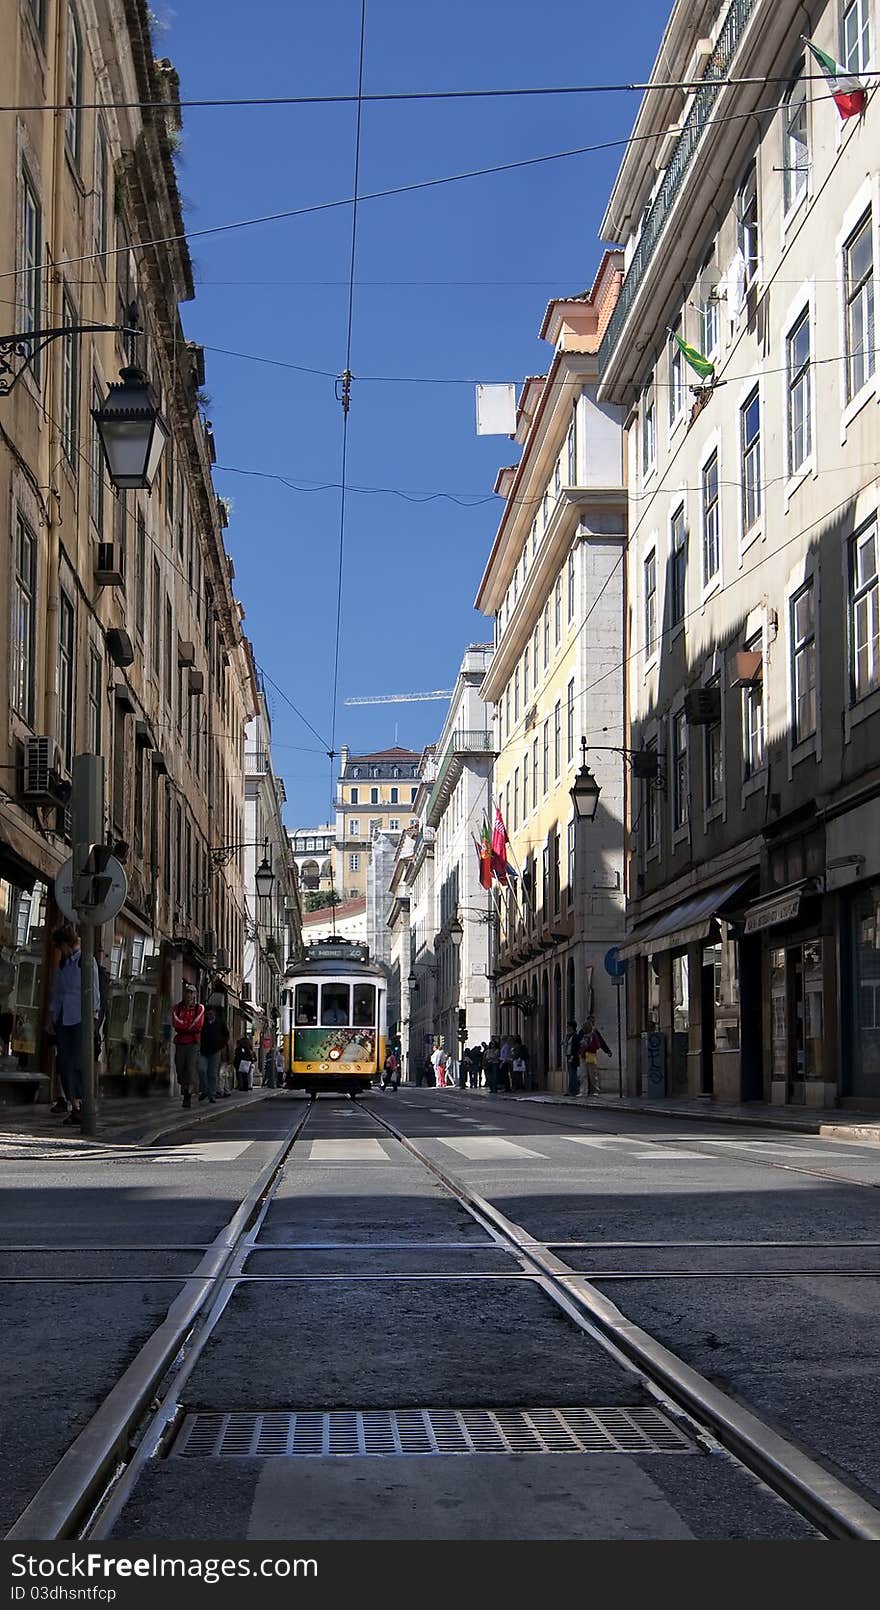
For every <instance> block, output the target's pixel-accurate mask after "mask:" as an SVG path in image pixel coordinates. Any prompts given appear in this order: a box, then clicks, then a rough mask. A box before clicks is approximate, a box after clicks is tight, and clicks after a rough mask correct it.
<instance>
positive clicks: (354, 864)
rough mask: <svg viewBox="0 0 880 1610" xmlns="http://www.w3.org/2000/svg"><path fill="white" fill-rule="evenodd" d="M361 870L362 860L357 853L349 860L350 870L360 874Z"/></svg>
mask: <svg viewBox="0 0 880 1610" xmlns="http://www.w3.org/2000/svg"><path fill="white" fill-rule="evenodd" d="M360 869H361V858H360V855H359V854H358V853H357V852H355V853H354V855H350V856H349V858H348V870H349V872H359V871H360Z"/></svg>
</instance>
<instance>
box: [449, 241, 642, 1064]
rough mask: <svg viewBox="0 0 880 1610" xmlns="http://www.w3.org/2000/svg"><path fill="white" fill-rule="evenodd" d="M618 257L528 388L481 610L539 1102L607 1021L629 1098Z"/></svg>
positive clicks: (554, 331) (507, 1005) (502, 976)
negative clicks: (594, 790)
mask: <svg viewBox="0 0 880 1610" xmlns="http://www.w3.org/2000/svg"><path fill="white" fill-rule="evenodd" d="M621 268H622V256H621V254H620V253H619V252H608V253H606V255H605V257H604V258H603V261H602V264H601V267H600V269H599V272H598V275H597V277H596V281H595V284H594V285H593V287H592V289H591V290H590V291H588V292H585V293H584V294H583V295H582V296H578V297H572V298H567V299H565V300H558V301H553V302H551V303H550V305H549V307H548V309H547V312H546V315H545V318H544V322H543V325H542V327H541V336H542V338H543V339H544V340H547V341H549V342H551V343H552V344H553V347H554V354H553V359H552V362H551V364H550V368H549V371H548V373H547V374H546V375H545V376H533V377H531V378H530V379H529V380H527V381H526V383H525V386H524V388H523V391H522V395H521V397H520V402H519V408H518V412H517V427H516V436H515V439H516V441H517V442H519V443H520V445H521V446H522V449H523V453H522V458H521V460H520V463H519V464H518V465H517V466H515V467H511V468H507V469H503V470H502V471H501V472H500V475H499V477H498V481H497V483H496V490H497V491H499V492H500V493H502V494H503V495H504V496H505V498H506V503H505V508H504V513H503V515H502V517H501V522H500V525H499V527H498V532H497V535H496V538H495V542H494V545H493V548H492V552H491V554H490V556H489V561H488V564H487V565H486V569H485V573H484V575H483V579H482V581H481V583H480V588H479V592H478V594H477V599H476V607H477V609H479V610H481V611H482V612H483V613H484V614H487V615H492V616H494V620H495V657H494V659H493V662H492V665H491V668H490V670H489V672H488V673H487V676H486V678H485V680H484V682H483V687H482V694H483V697H484V699H486V700H487V702H489V703H491V704H492V705H494V707H495V748H496V750H497V752H498V759H497V762H496V767H495V780H494V794H495V799H496V801H497V803H498V804H499V805H500V808H501V811H502V815H503V817H504V821H505V824H506V826H507V830H508V833H509V836H510V850H509V856H510V860H511V864H512V866H513V868H514V870H515V872H516V873H518V874H519V876H518V877H516V878H515V880H514V881H513V883H512V886H511V889H510V891H509V893H508V895H507V896H506V897H505V899H504V901H503V906H502V911H501V926H500V934H499V953H498V959H497V963H496V969H495V972H496V979H495V982H496V990H497V1007H498V1017H497V1021H498V1023H499V1032H500V1033H501V1034H502V1035H504V1034H506V1033H519V1034H521V1035H522V1037H523V1039H524V1040H525V1041H526V1043H527V1045H528V1046H529V1050H530V1055H531V1065H532V1072H533V1077H534V1080H535V1083H536V1084H539V1085H540V1084H546V1085H547V1086H548V1087H550V1088H554V1089H558V1088H561V1087H562V1086H563V1083H564V1072H563V1061H564V1058H563V1053H562V1046H563V1040H564V1037H565V1032H566V1023H567V1021H568V1020H569V1019H570V1018H575V1019H577V1021H578V1022H579V1023H581V1022H582V1021H583V1019H584V1018H585V1016H586V1015H587V1013H588V1012H591V1011H592V1012H595V1014H596V1019H597V1023H598V1026H599V1028H600V1030H601V1031H602V1033H603V1034H604V1036H605V1038H606V1040H607V1041H608V1043H609V1045H610V1046H611V1047H612V1050H613V1057H612V1059H611V1060H610V1061H607V1060H604V1059H603V1065H602V1070H601V1071H602V1076H603V1081H604V1082H606V1083H607V1084H608V1086H609V1088H614V1089H616V1088H617V1081H618V1065H619V1063H618V1038H617V1016H618V1011H617V1009H618V988H619V986H615V985H614V984H613V983H612V981H611V978H610V976H609V975H608V973H607V972H606V971H605V968H604V966H603V961H604V957H605V954H606V953H607V951H608V950H609V949H610V948H611V947H612V946H613V945H614V944H616V943H617V941H618V940H619V939H621V938H622V936H623V933H624V907H623V878H622V870H623V821H624V811H625V774H624V764H623V758H622V756H621V755H620V753H619V752H618V753H614V752H613V751H612V747H611V746H614V745H617V746H620V747H622V746H623V744H624V700H623V676H624V673H623V665H622V661H623V658H624V649H623V644H624V583H625V566H624V550H625V543H626V489H625V485H624V462H623V432H622V418H621V410H620V409H619V408H615V407H609V406H608V405H606V404H602V403H600V402H599V401H598V397H597V390H598V365H597V356H596V354H597V348H598V345H599V341H600V340H601V337H602V333H603V331H604V329H605V326H606V324H607V322H608V319H609V318H610V316H611V313H612V311H613V309H614V305H615V302H616V299H617V293H618V289H619V284H620V274H621ZM582 737H583V738H586V740H587V743H588V746H589V753H588V760H589V764H590V766H591V767H592V769H593V771H594V773H595V775H596V778H597V780H598V782H599V784H600V787H601V797H600V805H599V809H598V812H597V816H596V820H595V821H594V822H592V823H584V824H583V825H582V827H581V829H580V832H579V833H578V831H577V825H576V822H575V818H574V812H573V808H572V803H571V798H570V795H569V790H570V788H571V785H572V782H573V780H574V776H575V773H576V770H577V768H578V766H579V764H580V759H581V747H580V746H581V739H582Z"/></svg>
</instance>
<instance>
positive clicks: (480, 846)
mask: <svg viewBox="0 0 880 1610" xmlns="http://www.w3.org/2000/svg"><path fill="white" fill-rule="evenodd" d="M474 843H475V844H476V846H477V855H478V856H479V858H480V886H481V888H483V889H491V887H492V846H491V844H490V842H489V823H488V822H487V820H486V818H485V816H484V817H483V826H482V829H481V832H480V837H479V841H478V840H477V839H474Z"/></svg>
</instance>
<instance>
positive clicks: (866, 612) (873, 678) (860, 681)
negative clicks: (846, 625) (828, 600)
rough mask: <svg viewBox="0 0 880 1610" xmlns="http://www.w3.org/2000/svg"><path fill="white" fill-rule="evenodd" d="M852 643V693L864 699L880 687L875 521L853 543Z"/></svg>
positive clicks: (879, 597)
mask: <svg viewBox="0 0 880 1610" xmlns="http://www.w3.org/2000/svg"><path fill="white" fill-rule="evenodd" d="M850 643H851V645H852V646H851V677H852V696H853V698H854V699H862V698H864V696H865V694H866V693H870V692H871V691H872V690H873V689H874V688H876V687H880V592H878V579H877V522H876V520H875V521H874V522H873V524H872V525H870V526H869V527H868V528H867V530H865V531H859V532H857V533H856V535H855V536H854V537H853V539H852V541H851V543H850Z"/></svg>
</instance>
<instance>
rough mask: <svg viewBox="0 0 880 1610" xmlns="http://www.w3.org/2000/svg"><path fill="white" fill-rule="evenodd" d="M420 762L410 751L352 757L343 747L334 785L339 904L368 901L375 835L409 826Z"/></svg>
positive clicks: (398, 831) (395, 750)
mask: <svg viewBox="0 0 880 1610" xmlns="http://www.w3.org/2000/svg"><path fill="white" fill-rule="evenodd" d="M420 760H421V755H417V754H414V753H413V752H412V750H410V749H380V750H376V751H375V752H374V753H373V754H369V755H352V754H351V752H350V750H349V748H348V745H347V744H343V746H342V750H341V752H340V768H339V781H338V783H337V785H336V892H337V894H338V895H339V897H340V899H341V900H358V899H360V897H361V896H362V895H366V892H367V867H368V866H369V864H370V855H371V845H372V842H373V839H374V838H375V837H376V836H377V834H379V833H400V832H402V831H403V829H404V828H405V827H408V826H409V822H410V818H411V817H412V814H413V812H412V806H413V801H414V799H415V797H416V795H417V793H418V791H419V762H420Z"/></svg>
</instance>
